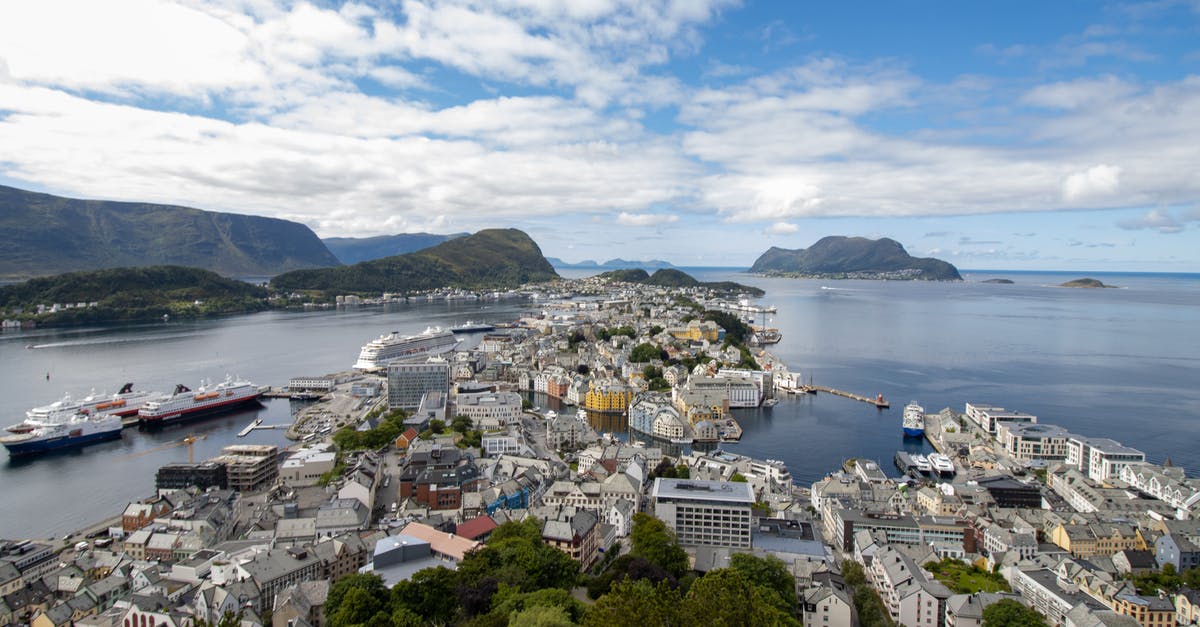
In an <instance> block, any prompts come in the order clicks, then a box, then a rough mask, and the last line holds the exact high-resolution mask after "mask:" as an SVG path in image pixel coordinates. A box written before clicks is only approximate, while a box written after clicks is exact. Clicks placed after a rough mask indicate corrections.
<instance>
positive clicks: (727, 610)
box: [681, 568, 800, 627]
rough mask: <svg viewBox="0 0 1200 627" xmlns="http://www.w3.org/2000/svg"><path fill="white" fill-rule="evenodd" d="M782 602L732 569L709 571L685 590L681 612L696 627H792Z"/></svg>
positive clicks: (776, 596) (796, 621)
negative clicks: (777, 626)
mask: <svg viewBox="0 0 1200 627" xmlns="http://www.w3.org/2000/svg"><path fill="white" fill-rule="evenodd" d="M781 603H782V600H781V599H779V596H778V595H777V594H775V592H774V591H773V590H771V589H767V588H763V587H760V586H757V585H755V584H754V583H753V582H751V580H750V579H749V578H748V577H746V575H744V574H743V573H742V572H741V571H740V570H738V569H736V568H719V569H717V570H713V571H709V572H708V573H707V574H705V575H704V576H703V577H701V578H699V579H697V580H696V583H694V584H692V587H691V589H690V590H688V593H687V597H686V598H685V599H684V603H683V610H682V612H681V614H682V617H683V619H684V621H685V622H688V623H691V624H696V625H715V626H718V627H720V626H726V627H741V626H742V625H751V626H753V625H796V626H797V627H799V625H800V621H798V620H796V619H795V617H793V616H792V615H791V613H790V612H789V611H786V610H784V609H782V608H781V607H780V605H781Z"/></svg>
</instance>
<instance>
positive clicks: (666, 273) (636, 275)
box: [598, 268, 766, 296]
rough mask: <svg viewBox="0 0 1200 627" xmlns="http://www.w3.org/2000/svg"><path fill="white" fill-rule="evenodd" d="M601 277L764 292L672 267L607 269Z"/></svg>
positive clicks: (739, 291) (653, 283) (664, 285)
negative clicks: (651, 270) (701, 278)
mask: <svg viewBox="0 0 1200 627" xmlns="http://www.w3.org/2000/svg"><path fill="white" fill-rule="evenodd" d="M598 276H599V277H600V278H602V279H608V280H609V281H616V282H621V283H640V284H642V285H657V286H659V287H705V288H708V289H710V290H716V291H719V292H738V293H741V294H750V295H751V296H762V295H763V294H766V292H764V291H763V290H761V289H759V288H757V287H754V286H751V285H742V284H741V283H734V282H733V281H711V282H707V283H705V282H701V281H699V280H697V279H696V277H693V276H692V275H690V274H688V273H686V272H683V271H682V270H675V269H673V268H661V269H659V270H655V271H654V274H649V273H647V272H646V271H645V270H642V269H641V268H633V269H624V270H609V271H608V272H604V273H602V274H600V275H598Z"/></svg>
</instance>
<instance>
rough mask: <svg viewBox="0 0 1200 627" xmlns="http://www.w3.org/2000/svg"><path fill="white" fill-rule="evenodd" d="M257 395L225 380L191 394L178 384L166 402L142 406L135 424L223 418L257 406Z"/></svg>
mask: <svg viewBox="0 0 1200 627" xmlns="http://www.w3.org/2000/svg"><path fill="white" fill-rule="evenodd" d="M260 393H261V392H260V390H259V389H258V386H257V385H254V384H253V383H250V382H249V381H243V380H241V379H238V380H234V379H233V378H232V377H228V376H227V377H225V380H224V381H222V382H221V383H218V384H216V385H212V384H211V383H205V384H203V385H201V386H200V387H198V388H197V389H196V390H194V391H193V390H190V389H188V388H187V386H184V385H182V384H180V385H176V386H175V392H174V393H173V394H171V395H170V396H169V397H167V398H166V399H165V400H161V401H151V402H149V403H146V404H145V405H143V406H142V408H141V409H140V410H138V420H139V421H141V423H142V424H143V425H157V424H163V423H167V422H178V421H180V420H191V419H192V418H199V417H201V416H212V415H214V414H222V413H226V412H230V411H233V410H235V409H237V408H239V407H242V406H244V405H250V404H252V403H257V402H258V396H259V394H260Z"/></svg>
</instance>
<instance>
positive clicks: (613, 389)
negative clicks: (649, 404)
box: [583, 379, 633, 414]
mask: <svg viewBox="0 0 1200 627" xmlns="http://www.w3.org/2000/svg"><path fill="white" fill-rule="evenodd" d="M631 402H633V388H631V387H629V386H628V385H625V384H624V383H622V382H620V381H617V380H616V379H609V380H605V381H595V380H593V381H592V384H591V387H589V388H588V391H587V394H585V395H584V397H583V406H584V407H585V408H586V409H587V410H588V411H595V412H601V413H612V414H623V413H625V410H626V409H628V408H629V403H631Z"/></svg>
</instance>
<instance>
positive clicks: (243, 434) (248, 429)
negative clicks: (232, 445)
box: [237, 418, 292, 438]
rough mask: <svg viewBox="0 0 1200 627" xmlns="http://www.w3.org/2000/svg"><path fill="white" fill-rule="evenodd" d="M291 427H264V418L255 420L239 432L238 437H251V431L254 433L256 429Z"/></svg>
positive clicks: (285, 426)
mask: <svg viewBox="0 0 1200 627" xmlns="http://www.w3.org/2000/svg"><path fill="white" fill-rule="evenodd" d="M291 426H292V425H264V424H263V423H262V418H255V419H254V422H252V423H250V424H248V425H246V428H245V429H242V430H241V431H238V434H237V437H239V438H244V437H246V436H248V435H250V432H251V431H254V430H256V429H288V428H290V427H291Z"/></svg>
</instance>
